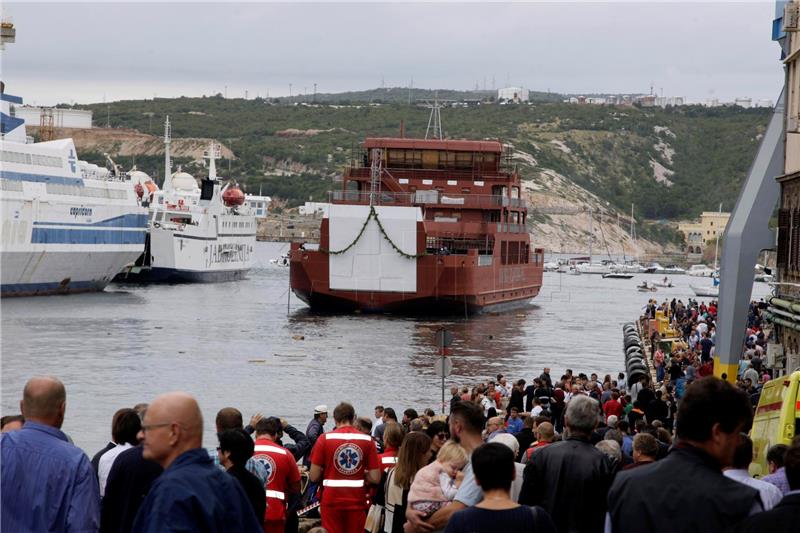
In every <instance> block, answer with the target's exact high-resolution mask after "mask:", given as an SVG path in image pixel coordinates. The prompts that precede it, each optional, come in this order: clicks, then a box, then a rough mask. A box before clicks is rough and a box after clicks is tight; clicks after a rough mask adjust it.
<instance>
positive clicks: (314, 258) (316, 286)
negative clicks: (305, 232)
mask: <svg viewBox="0 0 800 533" xmlns="http://www.w3.org/2000/svg"><path fill="white" fill-rule="evenodd" d="M535 255H536V257H539V260H538V261H537V262H533V263H526V264H518V265H496V264H492V265H486V266H479V265H478V261H479V260H478V257H479V256H478V254H477V253H471V254H468V255H426V256H424V257H421V258H419V259H417V291H416V292H383V291H354V290H335V289H331V288H330V287H329V283H328V279H329V278H328V266H329V265H328V257H329V256H328V254H326V253H324V252H320V251H316V250H313V251H312V250H304V249H301V248H300V245H299V244H296V243H293V244H292V250H291V256H290V277H291V286H292V290H293V291H294V293H295V295H297V297H298V298H300V299H301V300H302V301H303V302H305V303H306V304H308V305H309V307H311V309H312V310H314V311H324V312H333V311H344V312H355V311H359V312H371V313H398V314H425V315H435V314H449V315H455V314H462V315H463V314H478V313H483V312H491V311H497V312H501V311H507V310H510V309H515V308H519V307H523V306H525V305H528V303H529V301H530V300H531V299H532V298H534V297H535V296H536V295H537V294H539V289H540V288H541V286H542V272H543V261H542V259H541V257H542V256H541V254H535Z"/></svg>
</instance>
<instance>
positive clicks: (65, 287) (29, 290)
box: [0, 280, 107, 297]
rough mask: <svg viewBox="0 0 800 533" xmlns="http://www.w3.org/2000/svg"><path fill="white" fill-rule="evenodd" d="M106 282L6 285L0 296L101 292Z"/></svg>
mask: <svg viewBox="0 0 800 533" xmlns="http://www.w3.org/2000/svg"><path fill="white" fill-rule="evenodd" d="M106 284H107V282H106V281H103V280H95V281H69V282H67V283H63V282H58V281H54V282H50V283H7V284H5V285H0V294H2V296H3V297H7V296H44V295H50V294H70V293H74V292H91V291H102V290H103V289H104V288H105V286H106Z"/></svg>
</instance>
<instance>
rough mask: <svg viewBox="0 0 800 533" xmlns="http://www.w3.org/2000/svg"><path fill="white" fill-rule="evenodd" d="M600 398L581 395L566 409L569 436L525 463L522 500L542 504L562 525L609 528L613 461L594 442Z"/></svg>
mask: <svg viewBox="0 0 800 533" xmlns="http://www.w3.org/2000/svg"><path fill="white" fill-rule="evenodd" d="M599 413H600V404H599V403H598V402H597V400H594V399H592V398H590V397H589V396H575V397H573V398H572V400H571V401H570V402H569V405H568V406H567V411H566V413H565V414H564V424H565V426H566V429H567V431H566V435H565V436H566V438H565V439H564V440H562V441H561V442H554V443H553V444H550V445H548V446H546V447H544V448H542V449H541V450H540V451H538V452H536V453H534V454H533V455H532V456H531V458H530V460H529V461H528V464H527V466H526V467H525V473H524V480H523V483H522V492H521V493H520V496H519V503H521V504H523V505H540V506H542V507H544V509H545V510H546V511H547V512H548V513H549V514H550V516H551V517H552V518H553V522H554V523H555V524H556V527H557V529H558V530H559V531H578V532H600V531H603V525H604V517H605V513H606V495H607V493H608V489H609V487H610V486H611V482H612V480H613V471H612V465H611V462H610V461H609V460H608V457H606V455H605V454H604V453H603V452H602V451H600V450H598V449H597V448H595V447H594V446H592V444H591V442H590V437H591V434H592V431H594V429H595V427H596V426H597V422H598V415H599Z"/></svg>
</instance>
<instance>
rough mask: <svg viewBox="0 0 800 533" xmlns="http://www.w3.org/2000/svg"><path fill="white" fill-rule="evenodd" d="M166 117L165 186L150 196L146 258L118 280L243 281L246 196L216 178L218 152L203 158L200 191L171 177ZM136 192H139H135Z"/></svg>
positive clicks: (248, 260)
mask: <svg viewBox="0 0 800 533" xmlns="http://www.w3.org/2000/svg"><path fill="white" fill-rule="evenodd" d="M170 136H171V132H170V125H169V117H167V122H166V125H165V133H164V142H165V145H166V155H165V175H166V176H170V179H167V180H165V182H164V187H163V189H162V190H157V191H154V192H152V193H151V194H150V195H149V197H148V198H145V201H146V203H148V204H149V206H150V215H149V225H148V235H147V242H146V244H145V252H144V254H143V256H142V257H141V258H140V260H139V261H137V265H136V266H135V267H133V268H131V269H130V270H129V272H126V273H123V274H121V275H120V276H119V277H118V280H119V281H134V282H216V281H230V280H237V279H242V278H244V277H245V276H246V274H247V272H248V271H249V270H250V267H251V265H252V256H253V248H254V246H255V242H256V218H255V216H254V215H252V214H251V212H250V209H249V207H248V206H245V205H243V204H244V199H245V197H244V193H242V191H241V190H240V189H239V188H237V187H235V186H232V185H231V184H227V185H225V186H222V184H221V183H220V181H219V180H218V178H217V171H216V160H217V159H219V158H220V151H219V146H218V145H216V144H215V143H213V142H212V143H211V145H210V147H209V149H208V150H207V151H206V152H205V154H204V158H205V159H207V160H208V177H207V178H204V179H202V180H201V185H200V186H198V185H197V181H196V180H195V179H194V177H192V176H191V175H190V174H188V173H186V172H183V171H182V170H181V169H180V168H179V169H178V172H176V173H174V174H171V172H170V170H171V163H170V152H169V145H170ZM138 191H143V189H142V188H138Z"/></svg>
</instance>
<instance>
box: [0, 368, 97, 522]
mask: <svg viewBox="0 0 800 533" xmlns="http://www.w3.org/2000/svg"><path fill="white" fill-rule="evenodd" d="M66 406H67V392H66V389H65V388H64V384H63V383H61V381H59V380H58V379H56V378H52V377H33V378H31V379H30V380H29V381H28V383H26V384H25V389H24V391H23V393H22V401H21V402H20V408H21V409H22V414H23V415H24V416H25V425H24V426H23V427H22V429H20V430H19V431H12V432H10V433H4V434H3V436H2V439H0V448H2V472H1V473H0V477H1V478H2V494H3V497H2V509H3V512H2V517H3V520H2V531H4V532H5V531H9V532H12V531H28V532H38V531H48V532H60V531H63V532H69V531H97V530H98V529H99V527H100V490H99V488H98V486H97V477H96V476H95V474H94V470H93V469H92V465H91V462H90V461H89V458H88V457H87V456H86V454H85V453H83V451H82V450H81V449H80V448H77V447H75V446H74V445H72V444H71V443H70V442H69V440H68V439H67V436H66V435H65V434H64V433H63V432H62V431H61V425H62V424H63V423H64V412H65V410H66Z"/></svg>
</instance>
